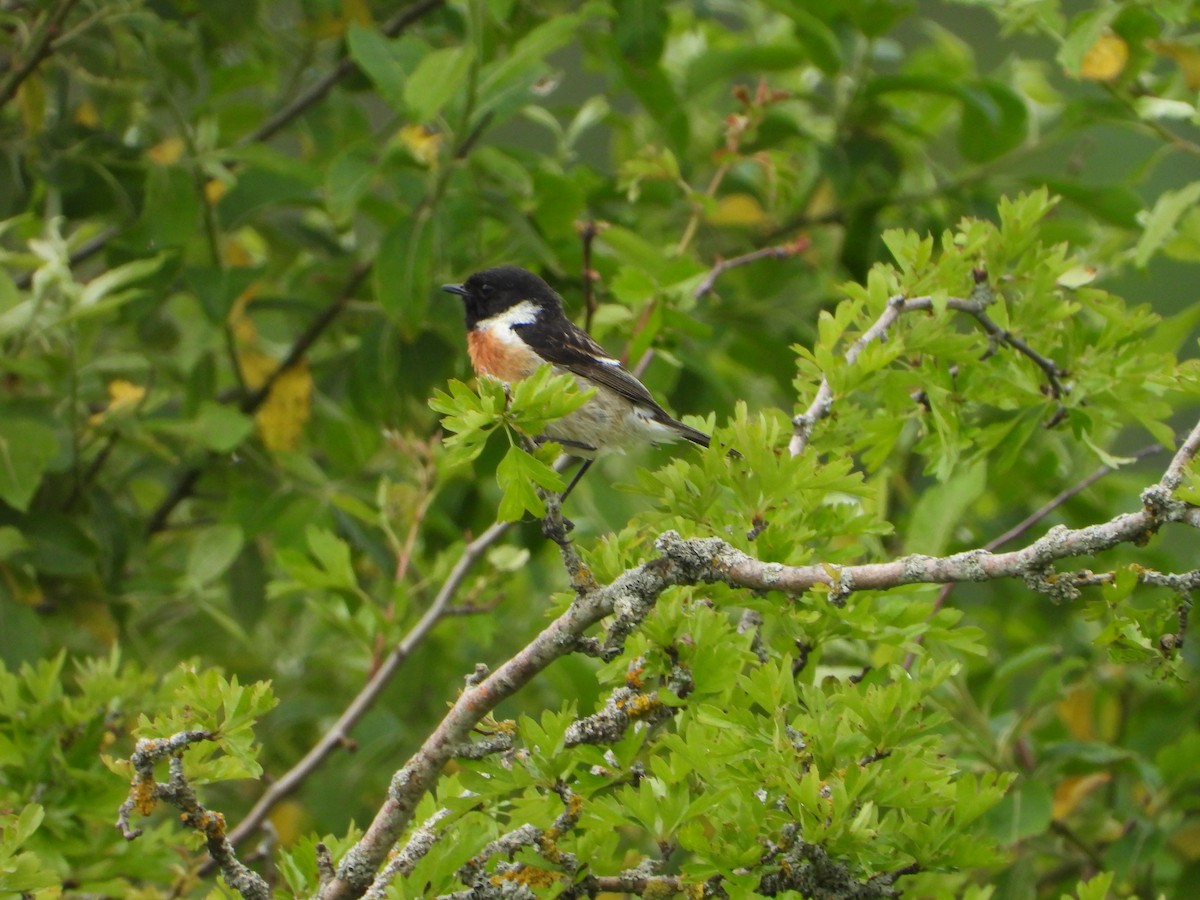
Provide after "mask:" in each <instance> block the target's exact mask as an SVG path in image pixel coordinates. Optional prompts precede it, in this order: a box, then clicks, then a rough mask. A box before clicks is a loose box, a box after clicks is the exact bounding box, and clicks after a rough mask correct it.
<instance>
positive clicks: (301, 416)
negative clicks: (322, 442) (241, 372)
mask: <svg viewBox="0 0 1200 900" xmlns="http://www.w3.org/2000/svg"><path fill="white" fill-rule="evenodd" d="M312 390H313V380H312V373H311V372H309V371H308V361H307V360H305V359H301V360H300V361H299V362H297V363H296V364H295V365H292V366H289V367H288V368H286V369H284V370H283V372H281V373H280V375H279V377H278V378H276V379H275V382H274V384H272V385H271V390H270V392H269V393H268V394H267V399H266V402H264V403H263V405H262V406H260V407H259V408H258V412H257V413H255V414H254V422H255V424H256V425H257V426H258V435H259V437H260V438H262V442H263V444H264V445H265V446H266V447H267V449H268V450H295V449H296V446H297V445H298V444H299V443H300V435H301V434H302V433H303V431H304V425H305V424H306V423H307V422H308V418H309V414H310V412H311V400H312Z"/></svg>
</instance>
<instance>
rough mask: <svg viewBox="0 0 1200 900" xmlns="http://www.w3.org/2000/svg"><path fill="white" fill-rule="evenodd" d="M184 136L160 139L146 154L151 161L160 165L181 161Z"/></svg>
mask: <svg viewBox="0 0 1200 900" xmlns="http://www.w3.org/2000/svg"><path fill="white" fill-rule="evenodd" d="M183 148H184V143H183V138H181V137H169V138H166V139H164V140H161V141H159V142H158V143H157V144H155V145H154V146H153V147H151V148H150V149H149V150H147V151H146V156H147V157H148V158H149V159H150V162H152V163H154V164H156V165H159V166H169V165H171V164H172V163H177V162H179V158H180V157H181V156H183Z"/></svg>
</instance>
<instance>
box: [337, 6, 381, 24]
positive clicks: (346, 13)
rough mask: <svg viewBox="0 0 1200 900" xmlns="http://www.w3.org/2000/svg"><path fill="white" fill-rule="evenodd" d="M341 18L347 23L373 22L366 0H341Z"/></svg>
mask: <svg viewBox="0 0 1200 900" xmlns="http://www.w3.org/2000/svg"><path fill="white" fill-rule="evenodd" d="M342 18H343V19H345V20H346V22H347V23H349V22H357V23H358V24H359V25H371V24H373V22H374V19H372V18H371V7H370V6H368V5H367V0H342Z"/></svg>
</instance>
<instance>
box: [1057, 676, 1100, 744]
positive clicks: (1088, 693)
mask: <svg viewBox="0 0 1200 900" xmlns="http://www.w3.org/2000/svg"><path fill="white" fill-rule="evenodd" d="M1095 701H1096V691H1095V690H1094V689H1093V688H1085V687H1081V688H1075V689H1074V690H1073V691H1071V692H1070V693H1069V694H1067V696H1065V697H1063V699H1062V700H1060V701H1059V702H1058V718H1059V719H1060V720H1062V723H1063V725H1065V726H1066V727H1067V731H1069V732H1071V736H1072V737H1074V738H1077V739H1078V740H1081V741H1090V740H1093V739H1094V738H1095V736H1096V730H1095V728H1094V727H1093V722H1092V707H1093V704H1094V703H1095Z"/></svg>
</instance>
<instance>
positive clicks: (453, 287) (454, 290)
mask: <svg viewBox="0 0 1200 900" xmlns="http://www.w3.org/2000/svg"><path fill="white" fill-rule="evenodd" d="M442 290H443V291H445V292H446V293H447V294H458V296H460V297H465V296H467V289H466V288H465V287H464V286H463V285H461V284H443V285H442Z"/></svg>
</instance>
